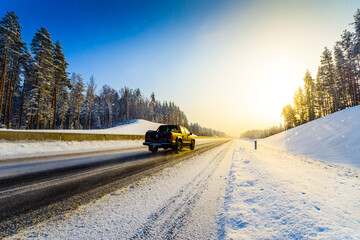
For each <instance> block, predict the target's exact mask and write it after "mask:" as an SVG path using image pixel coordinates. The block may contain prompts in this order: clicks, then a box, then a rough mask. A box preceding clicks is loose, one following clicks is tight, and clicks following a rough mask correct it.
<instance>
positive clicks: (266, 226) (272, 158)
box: [220, 140, 360, 239]
mask: <svg viewBox="0 0 360 240" xmlns="http://www.w3.org/2000/svg"><path fill="white" fill-rule="evenodd" d="M359 174H360V172H357V171H355V170H347V169H345V168H342V167H336V166H331V165H329V164H326V163H322V162H319V161H316V160H312V159H310V158H306V157H302V156H298V155H295V154H292V153H286V152H284V151H282V150H277V149H271V148H261V147H260V148H258V150H254V144H253V143H251V142H249V141H242V140H238V141H237V143H236V146H235V149H234V152H233V158H232V165H231V170H230V174H229V182H228V187H227V191H226V192H227V193H226V196H225V204H224V211H223V215H222V218H221V220H220V225H221V226H222V228H221V231H220V232H221V234H220V238H225V239H360V202H359V199H360V179H359Z"/></svg>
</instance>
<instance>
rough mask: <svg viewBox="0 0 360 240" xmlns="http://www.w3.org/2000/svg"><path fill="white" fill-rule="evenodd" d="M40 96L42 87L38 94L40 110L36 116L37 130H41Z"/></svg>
mask: <svg viewBox="0 0 360 240" xmlns="http://www.w3.org/2000/svg"><path fill="white" fill-rule="evenodd" d="M40 96H41V87H39V94H38V110H37V115H36V129H39V126H40V125H39V123H40V112H41V111H40V110H41V109H40Z"/></svg>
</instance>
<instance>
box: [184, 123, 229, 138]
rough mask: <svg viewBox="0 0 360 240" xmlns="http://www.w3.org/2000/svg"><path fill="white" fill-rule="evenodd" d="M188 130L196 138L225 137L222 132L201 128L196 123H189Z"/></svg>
mask: <svg viewBox="0 0 360 240" xmlns="http://www.w3.org/2000/svg"><path fill="white" fill-rule="evenodd" d="M188 128H189V130H190V131H191V132H193V133H194V134H196V135H198V136H213V137H226V136H227V135H226V134H225V133H224V132H220V131H216V130H213V129H211V128H205V127H201V126H200V125H199V124H198V123H191V124H190V125H189V126H188Z"/></svg>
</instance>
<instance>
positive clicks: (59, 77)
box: [51, 41, 70, 129]
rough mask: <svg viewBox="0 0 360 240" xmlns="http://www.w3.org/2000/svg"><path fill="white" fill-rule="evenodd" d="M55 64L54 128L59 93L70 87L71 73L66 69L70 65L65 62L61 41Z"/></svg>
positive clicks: (55, 56) (57, 45) (53, 125)
mask: <svg viewBox="0 0 360 240" xmlns="http://www.w3.org/2000/svg"><path fill="white" fill-rule="evenodd" d="M53 63H54V78H53V80H54V81H53V84H52V86H53V87H52V103H51V108H52V110H53V113H54V115H53V123H52V128H53V129H55V128H56V117H57V108H58V105H57V104H58V93H59V92H64V91H66V89H67V88H69V87H70V79H69V78H68V75H69V73H68V72H66V68H67V66H68V65H69V64H68V63H67V62H66V61H65V55H64V53H63V52H62V47H61V45H60V42H59V41H56V43H55V48H54V55H53Z"/></svg>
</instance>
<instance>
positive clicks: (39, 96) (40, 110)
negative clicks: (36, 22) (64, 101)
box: [31, 27, 54, 129]
mask: <svg viewBox="0 0 360 240" xmlns="http://www.w3.org/2000/svg"><path fill="white" fill-rule="evenodd" d="M31 50H32V52H33V54H34V59H35V89H34V90H36V91H37V93H36V102H34V103H33V104H34V109H35V110H36V129H39V128H40V122H41V121H42V122H43V124H44V127H45V125H47V123H49V120H50V119H52V111H51V103H50V99H51V96H50V94H51V83H53V78H54V76H53V74H54V64H53V54H54V45H53V43H52V41H51V36H50V34H49V32H48V31H47V29H46V28H44V27H42V28H40V30H38V32H37V33H35V36H34V38H33V40H32V42H31ZM49 106H50V108H49Z"/></svg>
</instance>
